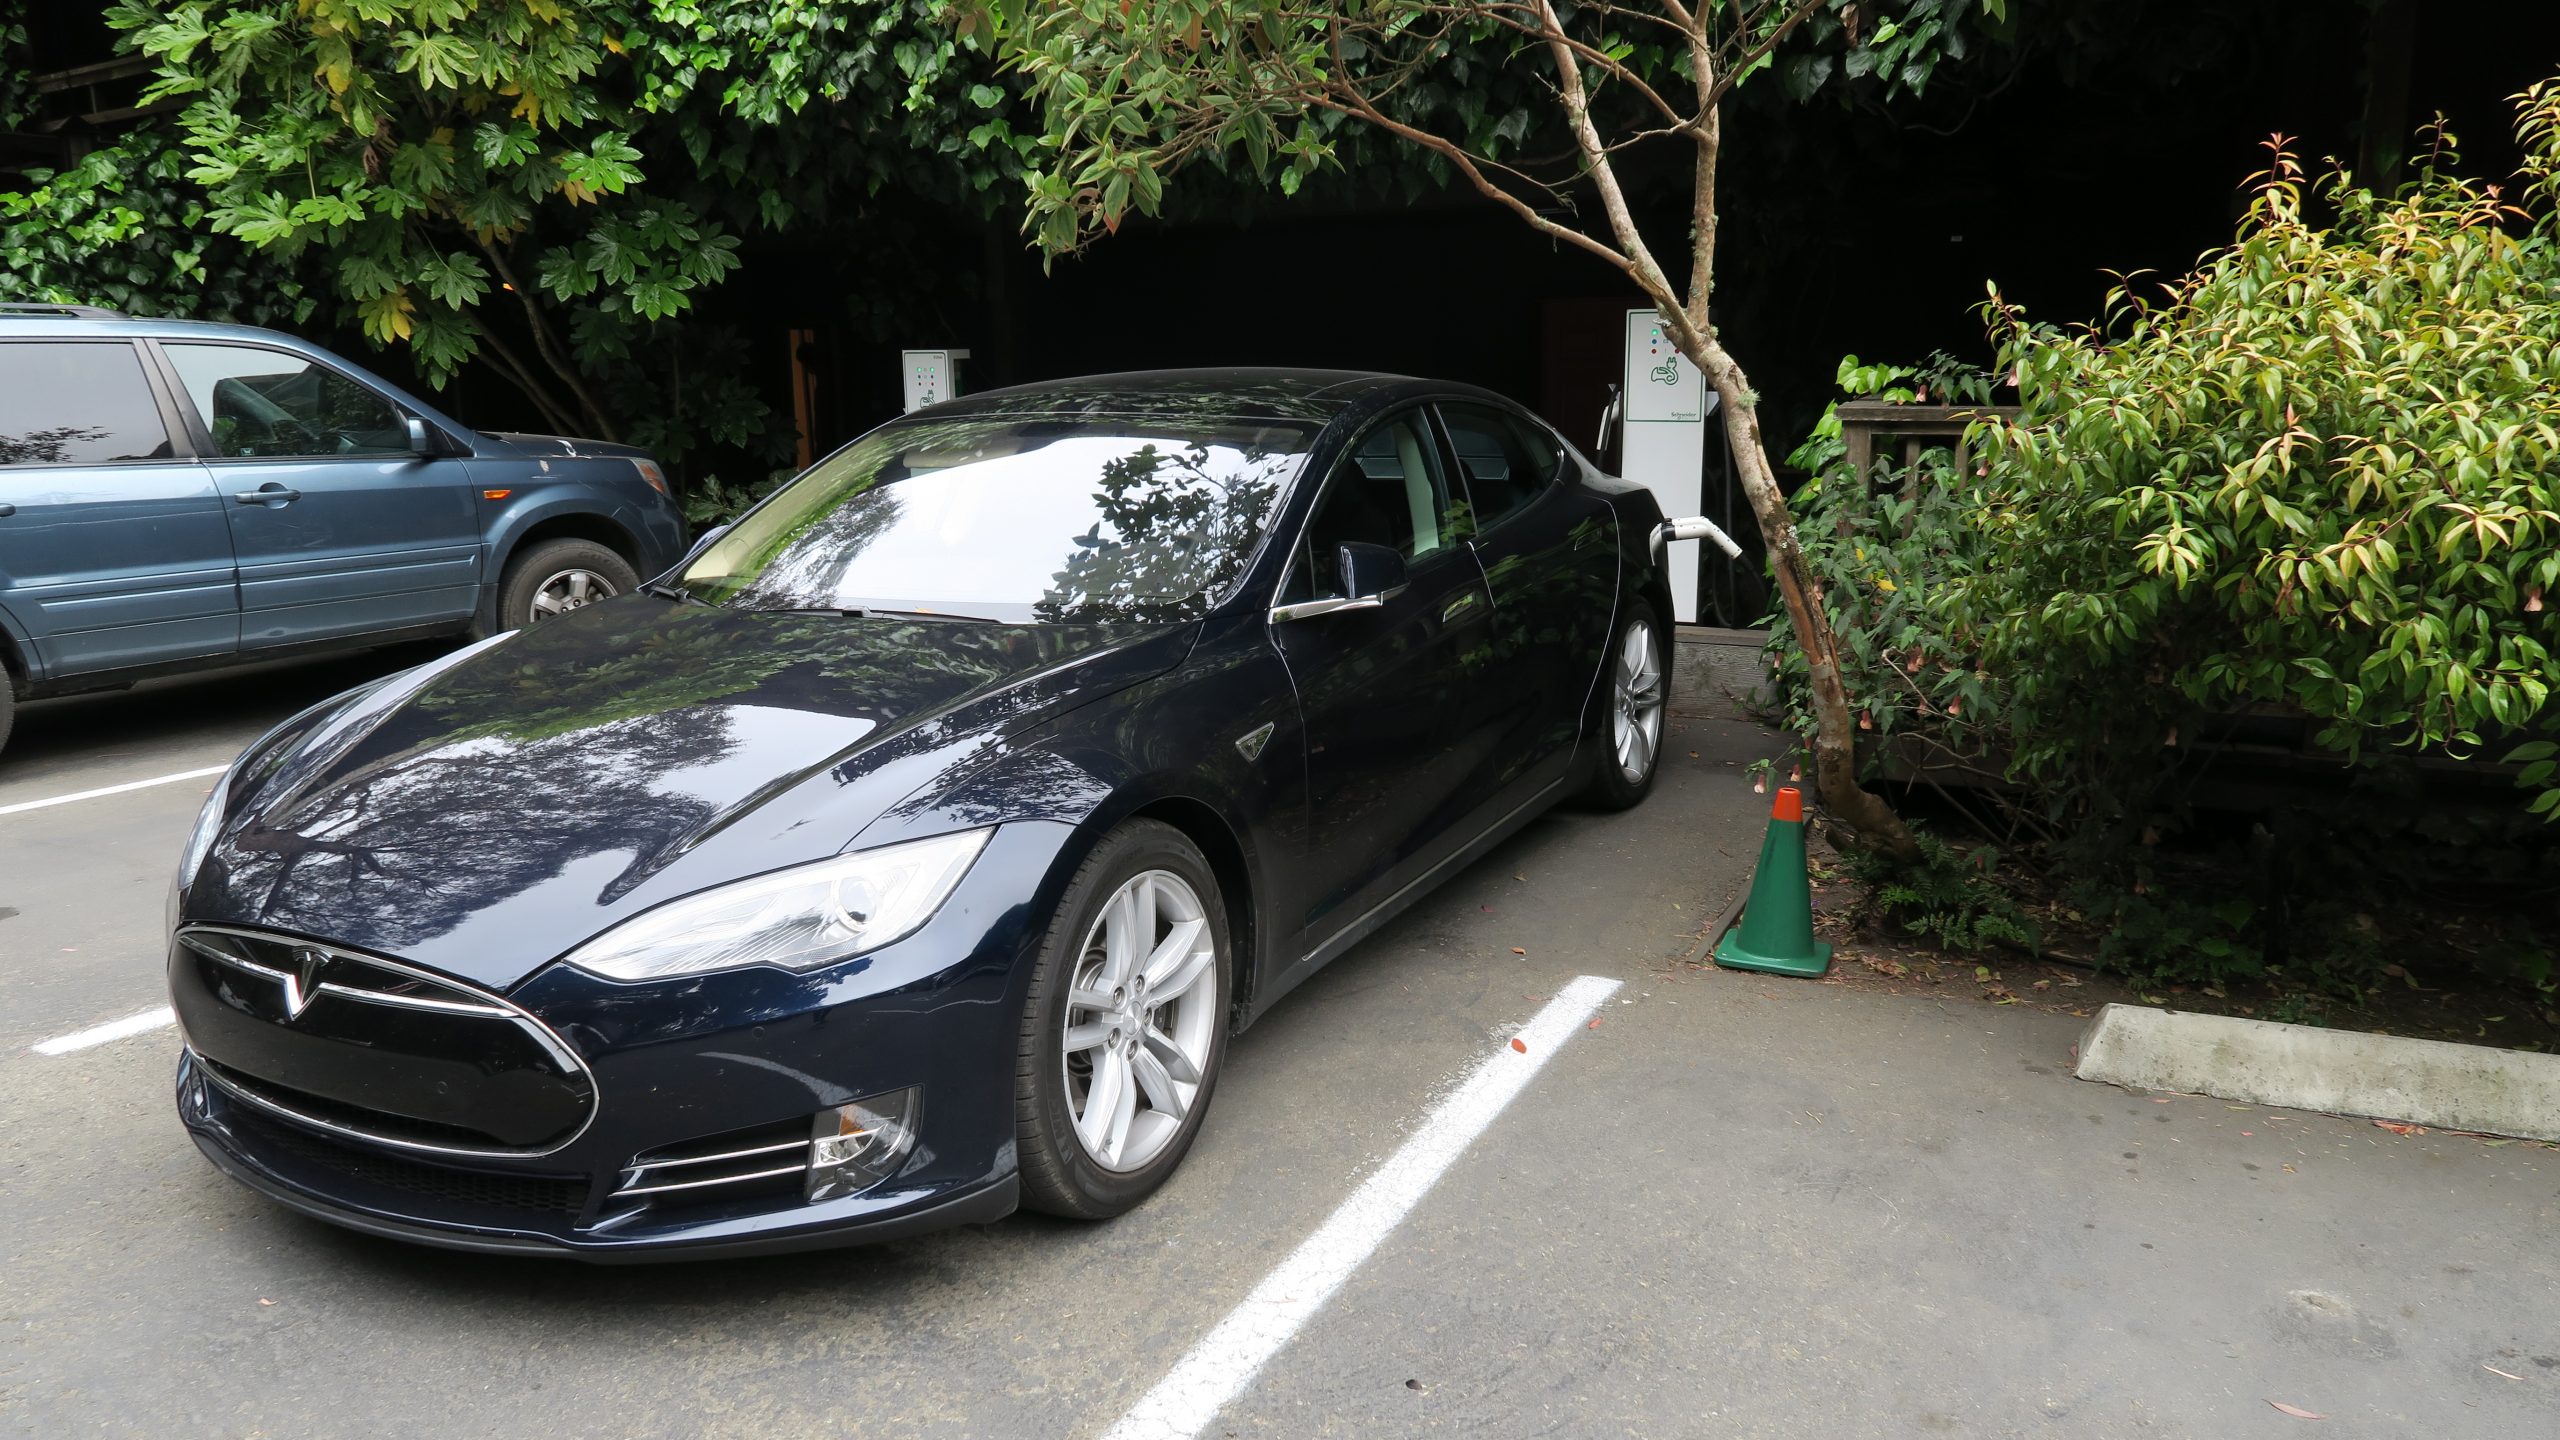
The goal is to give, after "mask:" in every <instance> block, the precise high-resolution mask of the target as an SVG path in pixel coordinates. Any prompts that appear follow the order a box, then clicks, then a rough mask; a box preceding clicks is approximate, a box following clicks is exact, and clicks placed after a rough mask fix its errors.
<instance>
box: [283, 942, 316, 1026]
mask: <svg viewBox="0 0 2560 1440" xmlns="http://www.w3.org/2000/svg"><path fill="white" fill-rule="evenodd" d="M328 963H329V957H328V956H326V955H324V954H322V953H321V952H319V951H317V950H313V949H309V948H307V947H306V948H303V949H299V950H296V951H294V952H293V968H292V969H291V970H287V971H280V972H278V973H277V975H276V980H277V982H278V983H279V984H281V985H283V986H284V1018H286V1019H287V1020H299V1019H301V1018H302V1012H303V1011H304V1010H306V1009H309V1008H310V1006H311V1002H312V1000H313V998H314V997H316V996H318V995H319V993H320V972H321V970H322V969H323V968H325V967H326V966H327V965H328Z"/></svg>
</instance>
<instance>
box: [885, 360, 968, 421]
mask: <svg viewBox="0 0 2560 1440" xmlns="http://www.w3.org/2000/svg"><path fill="white" fill-rule="evenodd" d="M968 358H969V352H968V351H966V350H901V351H899V352H898V361H899V365H900V368H901V370H902V371H903V372H904V375H903V378H904V380H905V382H906V407H907V408H906V413H908V414H914V413H915V412H916V411H918V410H921V409H923V408H924V407H926V406H927V405H939V404H941V403H942V402H943V401H945V400H948V399H950V398H951V397H952V396H954V395H957V394H959V393H960V362H961V361H963V360H966V359H968Z"/></svg>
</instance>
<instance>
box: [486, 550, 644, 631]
mask: <svg viewBox="0 0 2560 1440" xmlns="http://www.w3.org/2000/svg"><path fill="white" fill-rule="evenodd" d="M639 583H640V576H639V573H638V572H637V571H635V570H633V569H632V568H631V562H630V561H628V560H625V559H623V558H622V557H621V556H619V555H616V554H615V553H613V552H612V551H611V550H608V549H606V548H605V547H603V546H602V545H599V544H597V543H596V542H594V541H593V540H545V541H543V542H542V543H541V544H539V545H535V546H532V547H530V548H528V549H526V550H524V551H522V552H521V553H519V554H518V555H517V556H516V557H515V558H514V559H513V560H510V561H508V562H507V574H506V578H505V580H503V581H501V582H500V583H499V586H498V628H499V629H501V630H521V629H523V628H524V627H525V626H527V625H535V624H539V623H541V622H542V621H545V620H548V619H551V618H552V617H553V616H556V615H565V614H567V613H568V612H570V611H572V610H579V609H584V608H585V607H587V606H589V605H593V604H595V603H596V602H597V601H599V600H610V599H612V598H613V597H614V596H616V595H620V594H622V593H624V592H625V591H628V590H630V589H632V588H633V587H635V586H637V585H638V584H639Z"/></svg>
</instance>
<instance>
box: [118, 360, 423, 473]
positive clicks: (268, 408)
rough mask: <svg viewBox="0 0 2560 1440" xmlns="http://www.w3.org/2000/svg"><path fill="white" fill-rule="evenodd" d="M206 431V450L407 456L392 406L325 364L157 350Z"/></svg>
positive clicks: (402, 424) (404, 432) (401, 423)
mask: <svg viewBox="0 0 2560 1440" xmlns="http://www.w3.org/2000/svg"><path fill="white" fill-rule="evenodd" d="M162 348H163V349H164V350H165V351H167V352H168V356H169V363H170V364H171V365H174V366H176V367H177V370H178V379H179V380H180V381H181V382H183V383H184V384H185V386H186V387H187V398H188V399H189V400H190V401H192V402H194V404H195V407H196V413H197V414H198V415H200V416H202V417H204V424H205V429H206V430H207V431H208V432H210V433H211V434H212V436H213V453H214V454H216V455H227V456H234V457H239V456H258V457H262V458H299V457H305V456H334V455H406V454H408V453H409V432H408V425H407V423H406V421H405V420H404V419H403V418H402V416H401V414H400V411H399V409H398V407H396V406H394V405H393V404H392V403H391V402H390V401H388V400H385V399H383V398H382V397H381V396H379V395H376V394H375V393H373V392H372V391H371V390H368V389H366V388H365V387H364V386H362V385H359V384H357V383H356V382H355V381H353V380H350V379H348V378H347V377H346V376H344V375H341V374H339V373H338V372H337V371H335V370H332V369H330V368H329V367H327V366H325V365H315V364H313V363H312V362H311V361H308V360H305V359H303V358H302V357H301V356H299V355H288V354H286V353H285V352H284V351H281V350H262V349H257V348H254V347H251V346H247V345H188V344H171V345H164V346H163V347H162Z"/></svg>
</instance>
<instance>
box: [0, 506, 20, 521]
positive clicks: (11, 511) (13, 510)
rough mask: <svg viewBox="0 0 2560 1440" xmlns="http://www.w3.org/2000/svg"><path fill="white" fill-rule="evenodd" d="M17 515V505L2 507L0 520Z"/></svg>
mask: <svg viewBox="0 0 2560 1440" xmlns="http://www.w3.org/2000/svg"><path fill="white" fill-rule="evenodd" d="M17 513H18V507H17V506H15V505H0V520H6V519H8V518H9V517H10V516H12V515H15V514H17Z"/></svg>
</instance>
